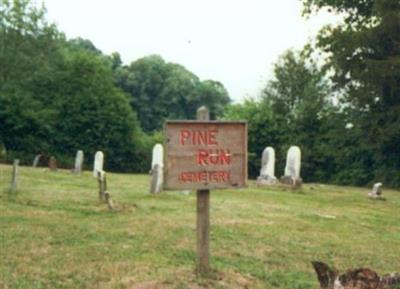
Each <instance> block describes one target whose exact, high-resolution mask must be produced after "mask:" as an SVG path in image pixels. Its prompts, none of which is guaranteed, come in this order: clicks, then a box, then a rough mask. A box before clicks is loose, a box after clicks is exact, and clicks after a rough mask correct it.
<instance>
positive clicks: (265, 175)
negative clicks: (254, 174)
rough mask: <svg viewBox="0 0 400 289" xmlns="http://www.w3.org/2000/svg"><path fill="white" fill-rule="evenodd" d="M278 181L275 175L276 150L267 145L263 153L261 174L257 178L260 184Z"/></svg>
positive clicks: (270, 183)
mask: <svg viewBox="0 0 400 289" xmlns="http://www.w3.org/2000/svg"><path fill="white" fill-rule="evenodd" d="M275 183H276V177H275V150H274V148H272V147H266V148H265V149H264V151H263V153H262V158H261V170H260V176H259V177H258V178H257V184H258V185H272V184H275Z"/></svg>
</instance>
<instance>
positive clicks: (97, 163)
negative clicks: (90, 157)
mask: <svg viewBox="0 0 400 289" xmlns="http://www.w3.org/2000/svg"><path fill="white" fill-rule="evenodd" d="M103 163H104V154H103V152H102V151H97V152H96V154H95V155H94V164H93V177H95V178H97V175H98V172H102V171H103Z"/></svg>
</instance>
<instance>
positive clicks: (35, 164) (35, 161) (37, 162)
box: [32, 154, 42, 168]
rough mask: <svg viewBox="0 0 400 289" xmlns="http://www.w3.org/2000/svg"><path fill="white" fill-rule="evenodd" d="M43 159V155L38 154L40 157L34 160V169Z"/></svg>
mask: <svg viewBox="0 0 400 289" xmlns="http://www.w3.org/2000/svg"><path fill="white" fill-rule="evenodd" d="M41 157H42V155H41V154H38V155H36V156H35V158H34V159H33V163H32V166H33V167H34V168H36V167H37V166H38V164H39V161H40V158H41Z"/></svg>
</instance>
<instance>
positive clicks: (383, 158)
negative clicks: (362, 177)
mask: <svg viewBox="0 0 400 289" xmlns="http://www.w3.org/2000/svg"><path fill="white" fill-rule="evenodd" d="M303 3H304V7H305V13H306V14H310V13H312V12H313V11H316V10H319V9H322V8H328V9H330V10H331V11H334V12H338V13H342V15H343V17H344V21H343V23H341V24H338V25H336V26H334V27H325V28H324V29H323V30H322V31H321V32H320V34H319V37H318V41H317V47H318V48H319V49H321V50H322V51H324V52H326V53H327V55H328V56H329V57H328V61H327V66H328V67H329V68H331V72H332V75H333V77H332V81H333V83H334V84H335V86H336V88H337V89H339V90H340V91H341V93H342V94H343V95H344V96H345V98H344V102H345V103H346V104H347V105H348V106H350V107H351V108H352V110H353V111H352V113H351V115H352V116H353V119H352V121H353V123H354V124H355V125H356V126H357V127H358V128H359V129H360V130H361V131H364V132H365V134H364V135H365V142H367V143H369V144H370V149H371V150H372V151H373V154H374V157H373V159H374V161H373V164H372V165H371V167H370V170H372V171H374V175H375V178H376V179H379V180H382V181H384V182H386V183H388V184H393V185H400V174H399V173H398V172H399V170H400V155H399V154H398V147H400V130H399V129H398V126H399V123H400V45H399V43H400V2H399V1H394V0H366V1H346V0H335V1H330V0H304V1H303Z"/></svg>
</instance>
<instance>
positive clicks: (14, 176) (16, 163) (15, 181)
mask: <svg viewBox="0 0 400 289" xmlns="http://www.w3.org/2000/svg"><path fill="white" fill-rule="evenodd" d="M18 166H19V159H14V163H13V170H12V176H11V193H16V192H17V189H18Z"/></svg>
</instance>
